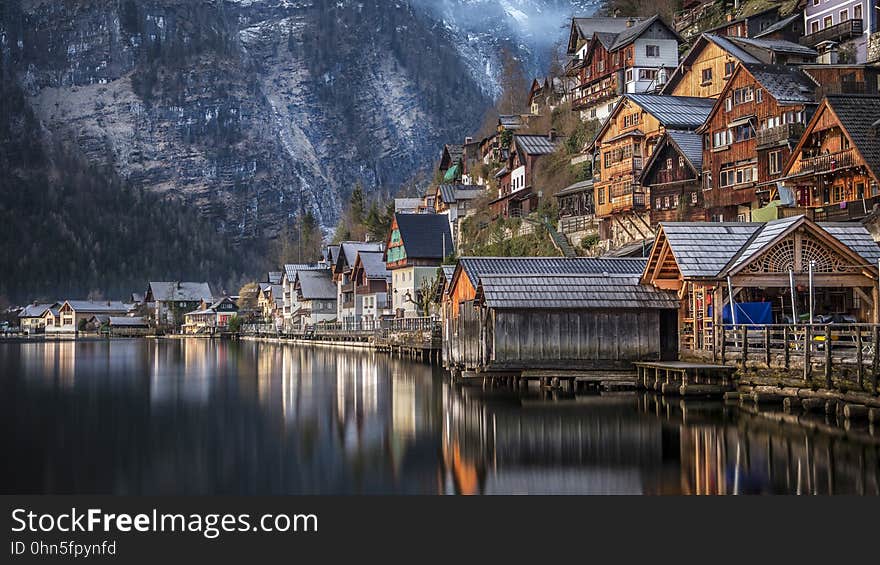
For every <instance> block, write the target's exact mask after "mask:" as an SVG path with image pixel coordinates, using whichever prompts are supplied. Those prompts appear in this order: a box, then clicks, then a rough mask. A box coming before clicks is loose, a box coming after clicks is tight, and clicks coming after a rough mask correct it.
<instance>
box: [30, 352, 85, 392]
mask: <svg viewBox="0 0 880 565" xmlns="http://www.w3.org/2000/svg"><path fill="white" fill-rule="evenodd" d="M76 345H77V342H75V341H45V342H35V343H25V344H22V346H21V354H20V359H21V365H22V374H24V375H26V376H27V377H28V378H29V379H34V378H35V379H39V381H38V382H36V383H34V384H42V385H46V386H55V385H59V386H63V387H68V388H69V387H72V386H73V385H74V383H75V382H76Z"/></svg>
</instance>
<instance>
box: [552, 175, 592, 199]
mask: <svg viewBox="0 0 880 565" xmlns="http://www.w3.org/2000/svg"><path fill="white" fill-rule="evenodd" d="M592 188H593V179H588V180H582V181H580V182H576V183H574V184H572V185H570V186H567V187H565V188H563V189H562V190H560V191H559V192H557V193H556V198H559V197H560V196H568V195H569V194H578V193H580V192H586V191H588V190H592Z"/></svg>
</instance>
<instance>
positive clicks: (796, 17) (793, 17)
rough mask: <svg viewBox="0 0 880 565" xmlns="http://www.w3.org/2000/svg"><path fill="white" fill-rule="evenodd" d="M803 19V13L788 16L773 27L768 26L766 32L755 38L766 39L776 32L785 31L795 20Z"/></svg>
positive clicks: (757, 34) (756, 35)
mask: <svg viewBox="0 0 880 565" xmlns="http://www.w3.org/2000/svg"><path fill="white" fill-rule="evenodd" d="M801 17H803V13H802V12H797V11H796V12H795V13H794V14H792V15H790V16H788V17H787V18H784V19H781V20H779V21H778V22H776V23H775V24H773V25H771V26H767V27H766V28H764V31H762V32H761V33H756V34H755V38H756V39H757V38H760V37H764V36H765V35H770V34H771V33H773V32H775V31H779V30H781V29H785V27H786V26H787V25H788V24H790V23H792V22H794V21H795V20H799V19H801Z"/></svg>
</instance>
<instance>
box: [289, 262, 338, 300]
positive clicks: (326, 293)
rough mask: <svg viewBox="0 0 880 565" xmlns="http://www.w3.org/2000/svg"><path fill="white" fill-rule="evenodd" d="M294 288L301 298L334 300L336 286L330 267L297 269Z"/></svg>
mask: <svg viewBox="0 0 880 565" xmlns="http://www.w3.org/2000/svg"><path fill="white" fill-rule="evenodd" d="M296 288H297V292H298V294H299V295H300V296H301V297H302V299H303V300H336V290H337V288H336V283H334V282H333V278H332V275H331V274H330V269H322V270H320V271H299V272H298V273H297V274H296Z"/></svg>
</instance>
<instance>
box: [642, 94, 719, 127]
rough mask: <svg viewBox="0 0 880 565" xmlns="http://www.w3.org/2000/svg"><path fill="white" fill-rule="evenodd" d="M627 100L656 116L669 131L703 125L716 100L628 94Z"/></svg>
mask: <svg viewBox="0 0 880 565" xmlns="http://www.w3.org/2000/svg"><path fill="white" fill-rule="evenodd" d="M625 96H626V97H627V98H629V99H630V100H632V101H633V102H635V103H636V104H638V105H639V106H640V107H641V108H642V109H643V110H645V111H646V112H648V113H649V114H651V115H652V116H654V117H655V118H657V119H658V120H659V121H660V124H661V125H663V126H664V127H666V128H668V129H679V130H694V129H697V128H698V127H700V126H701V125H703V122H705V121H706V118H708V117H709V112H711V111H712V106H714V105H715V100H714V99H712V98H696V97H694V96H664V95H660V94H626V95H625Z"/></svg>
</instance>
